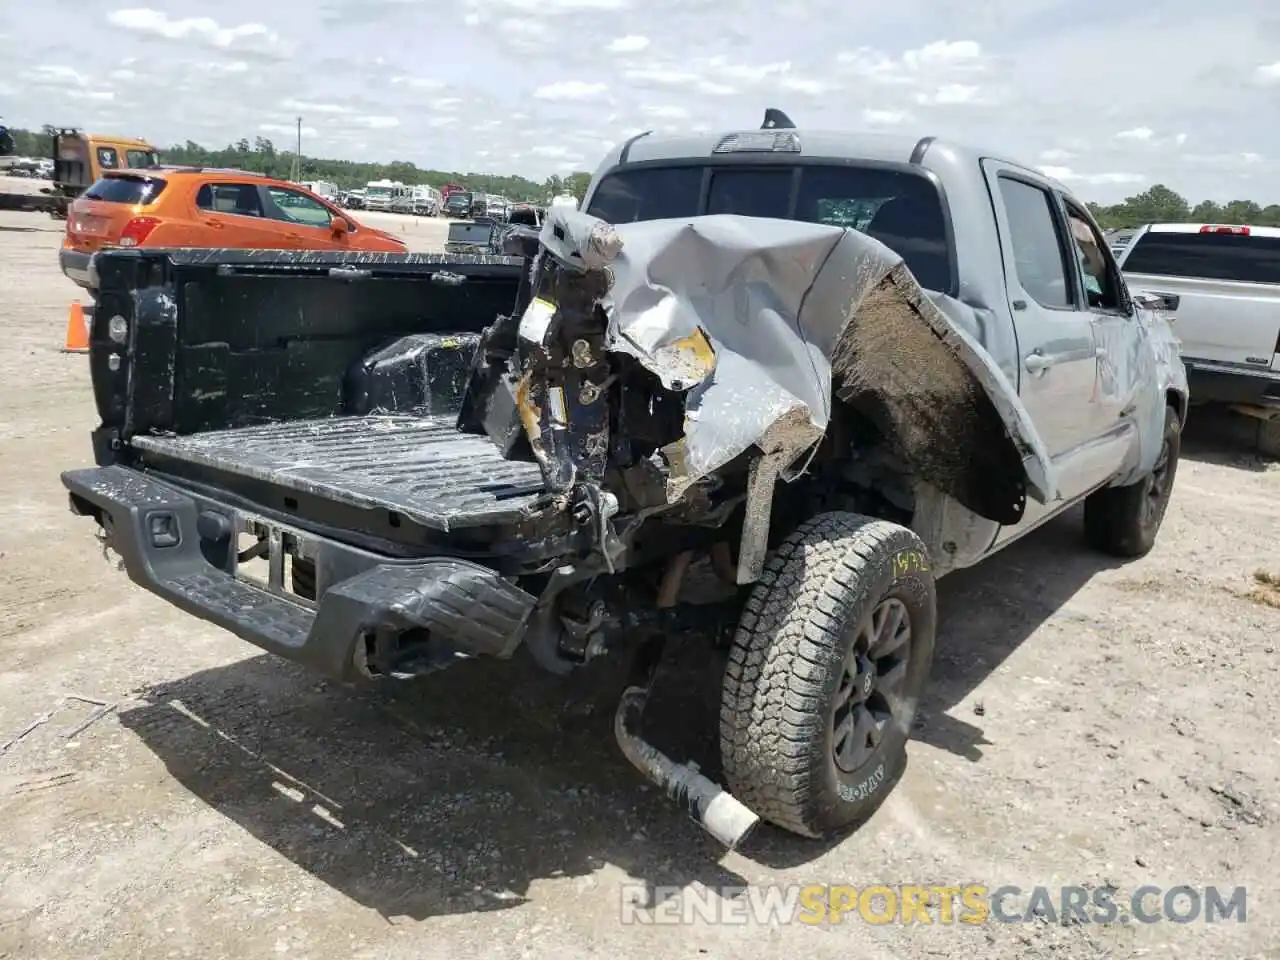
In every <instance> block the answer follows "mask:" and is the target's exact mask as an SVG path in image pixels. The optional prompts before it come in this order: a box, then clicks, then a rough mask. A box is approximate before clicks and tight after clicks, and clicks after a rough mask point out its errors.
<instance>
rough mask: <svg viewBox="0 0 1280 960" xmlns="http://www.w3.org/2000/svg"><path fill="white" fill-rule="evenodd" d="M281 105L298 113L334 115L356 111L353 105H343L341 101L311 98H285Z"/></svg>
mask: <svg viewBox="0 0 1280 960" xmlns="http://www.w3.org/2000/svg"><path fill="white" fill-rule="evenodd" d="M280 106H281V107H282V108H283V109H285V110H292V111H294V112H296V113H327V114H333V115H342V114H349V113H355V110H353V109H352V108H351V107H346V106H343V105H342V104H340V103H316V102H314V101H310V100H292V99H290V100H285V101H284V102H283V103H281V104H280Z"/></svg>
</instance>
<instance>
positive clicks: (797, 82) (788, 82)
mask: <svg viewBox="0 0 1280 960" xmlns="http://www.w3.org/2000/svg"><path fill="white" fill-rule="evenodd" d="M778 86H780V87H781V88H782V89H783V90H792V91H794V92H796V93H803V94H807V95H808V96H813V97H816V96H818V95H820V94H823V93H827V92H829V91H830V90H832V89H834V87H833V86H832V85H831V84H829V83H826V82H824V81H822V80H815V79H814V78H812V77H797V76H784V77H783V78H782V79H781V80H779V81H778Z"/></svg>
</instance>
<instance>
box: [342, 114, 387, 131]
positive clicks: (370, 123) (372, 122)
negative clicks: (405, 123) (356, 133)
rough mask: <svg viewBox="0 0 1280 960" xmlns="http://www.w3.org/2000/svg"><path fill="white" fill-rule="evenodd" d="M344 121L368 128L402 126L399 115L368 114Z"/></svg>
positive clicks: (382, 128)
mask: <svg viewBox="0 0 1280 960" xmlns="http://www.w3.org/2000/svg"><path fill="white" fill-rule="evenodd" d="M343 122H344V123H352V124H354V125H355V126H357V127H364V128H366V129H368V130H391V129H393V128H395V127H398V126H400V118H399V117H387V116H378V115H374V116H367V117H352V118H351V119H350V120H344V121H343Z"/></svg>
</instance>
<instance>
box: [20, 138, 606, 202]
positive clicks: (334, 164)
mask: <svg viewBox="0 0 1280 960" xmlns="http://www.w3.org/2000/svg"><path fill="white" fill-rule="evenodd" d="M11 132H12V134H13V138H14V152H15V153H17V154H18V155H19V156H31V157H48V156H52V153H53V144H52V141H51V138H50V136H49V135H48V134H46V133H42V132H35V131H31V130H11ZM160 157H161V160H162V161H163V162H164V163H172V164H182V165H191V166H206V167H231V168H234V169H237V170H248V171H250V172H251V173H265V174H268V175H269V176H275V177H288V176H291V175H292V173H293V169H294V160H295V156H294V152H293V151H290V150H277V149H276V146H275V144H274V143H272V141H270V140H268V139H267V138H266V137H256V138H255V139H254V140H253V142H252V143H251V142H250V141H249V140H247V139H243V138H242V139H241V140H239V141H237V142H236V143H230V144H227V145H226V146H225V147H223V148H222V149H220V150H216V149H210V148H209V147H205V146H202V145H200V144H198V143H196V142H195V141H193V140H188V141H187V142H186V143H183V144H175V145H173V146H170V147H169V148H168V149H162V150H161V151H160ZM299 166H300V172H299V173H298V179H299V180H327V181H329V182H330V183H336V184H337V185H338V186H339V187H341V188H342V189H345V190H350V189H353V188H355V187H363V186H364V185H365V184H366V183H368V182H369V181H370V180H399V181H400V182H401V183H406V184H410V185H415V186H416V185H418V184H426V185H427V186H432V187H436V188H439V187H442V186H444V185H445V184H446V183H460V184H462V185H463V186H464V187H466V188H467V189H469V190H472V191H474V192H476V193H493V194H498V195H500V196H504V197H507V198H508V199H510V200H528V201H532V202H536V203H543V202H545V201H546V200H547V199H549V197H552V196H555V195H556V194H558V193H572V194H573V195H574V196H577V197H581V196H582V195H583V193H584V192H585V191H586V188H587V184H588V183H590V182H591V174H589V173H573V174H570V175H569V176H567V177H558V176H552V177H548V178H547V179H546V180H544V181H542V182H541V183H537V182H535V181H533V180H529V179H527V178H525V177H521V176H515V175H510V176H504V175H502V174H497V173H463V172H460V171H457V170H451V171H450V170H424V169H422V168H420V167H418V166H417V165H416V164H413V163H410V162H409V161H407V160H393V161H391V162H390V163H366V162H359V161H355V160H329V159H326V158H323V157H308V156H306V155H305V154H304V155H303V156H302V161H301V164H300V165H299Z"/></svg>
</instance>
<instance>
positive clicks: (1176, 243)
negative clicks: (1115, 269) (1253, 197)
mask: <svg viewBox="0 0 1280 960" xmlns="http://www.w3.org/2000/svg"><path fill="white" fill-rule="evenodd" d="M1123 269H1124V272H1125V273H1142V274H1149V275H1151V276H1157V277H1187V278H1191V279H1197V280H1234V281H1237V282H1241V283H1278V284H1280V237H1260V236H1244V235H1241V234H1231V233H1163V232H1155V231H1153V232H1148V233H1144V234H1143V235H1142V236H1141V237H1140V238H1139V239H1138V242H1137V243H1136V244H1134V245H1133V249H1132V250H1131V251H1130V252H1129V256H1128V257H1127V258H1126V259H1125V261H1124V268H1123Z"/></svg>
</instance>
